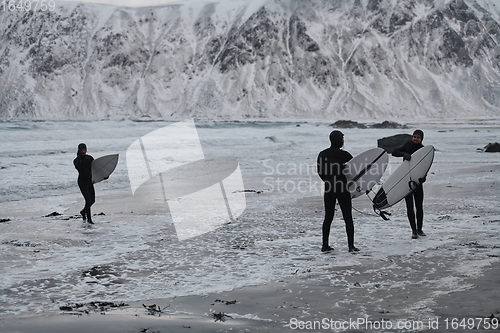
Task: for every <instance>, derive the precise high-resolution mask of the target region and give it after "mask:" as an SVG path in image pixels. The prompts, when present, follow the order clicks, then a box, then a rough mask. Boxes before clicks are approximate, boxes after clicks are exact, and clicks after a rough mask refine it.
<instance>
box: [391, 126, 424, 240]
mask: <svg viewBox="0 0 500 333" xmlns="http://www.w3.org/2000/svg"><path fill="white" fill-rule="evenodd" d="M414 134H418V135H420V136H421V137H422V140H423V139H424V133H423V132H422V131H420V130H416V131H415V133H414ZM422 147H423V145H422V143H419V144H416V143H414V142H412V141H410V142H407V143H405V144H404V145H402V146H401V147H399V148H396V149H395V150H394V151H393V152H392V155H393V156H395V157H405V154H410V155H412V154H413V153H414V152H416V151H417V150H419V149H420V148H422ZM423 180H424V181H425V177H424V178H423ZM405 202H406V213H407V216H408V220H409V221H410V227H411V230H412V231H413V233H414V234H415V233H418V232H420V233H421V232H422V227H423V223H424V207H423V206H424V187H423V185H422V184H420V185H418V186H417V188H415V190H413V192H411V193H410V194H408V195H407V196H406V197H405ZM413 205H415V208H416V211H417V213H416V214H415V210H414V209H413ZM415 215H416V219H415Z"/></svg>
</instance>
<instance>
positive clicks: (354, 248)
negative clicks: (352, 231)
mask: <svg viewBox="0 0 500 333" xmlns="http://www.w3.org/2000/svg"><path fill="white" fill-rule="evenodd" d="M349 252H359V249H358V248H357V247H356V246H354V245H349Z"/></svg>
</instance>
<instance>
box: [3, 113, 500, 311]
mask: <svg viewBox="0 0 500 333" xmlns="http://www.w3.org/2000/svg"><path fill="white" fill-rule="evenodd" d="M170 124H171V123H169V122H131V121H116V122H115V121H101V122H50V121H46V122H30V121H12V122H0V133H2V137H3V138H4V140H3V144H2V145H1V146H0V179H1V183H2V185H1V187H0V219H2V221H4V222H1V223H0V253H1V254H0V256H1V257H0V266H1V270H2V280H1V282H0V289H1V290H2V292H1V293H0V315H19V314H26V313H43V312H46V311H57V310H58V308H59V307H60V306H62V305H65V304H71V303H76V302H78V303H84V302H90V301H125V302H127V301H133V300H147V299H158V298H166V297H173V296H182V295H202V294H204V293H208V292H217V291H224V290H231V289H234V288H238V287H243V286H248V285H259V284H266V283H269V282H273V281H279V280H280V279H285V278H291V277H297V276H300V277H301V278H304V279H308V280H309V281H312V282H314V281H316V280H319V279H320V276H321V278H325V274H327V275H326V276H328V278H329V279H330V280H331V281H340V282H341V281H344V278H345V276H346V275H348V274H351V273H352V267H356V266H366V265H372V264H373V263H374V262H377V261H380V262H385V261H387V260H388V258H391V257H394V256H398V258H402V259H401V260H402V261H403V262H404V261H405V260H407V261H411V260H413V259H412V256H414V255H415V254H422V253H423V254H424V256H425V257H426V259H427V260H429V261H433V260H434V261H435V262H438V261H439V263H440V264H441V265H442V267H441V268H443V269H444V270H445V271H446V274H447V275H446V277H445V276H440V277H439V278H436V279H435V280H433V281H431V282H432V283H430V284H434V288H435V291H436V293H434V294H433V293H430V294H429V297H428V298H426V299H425V300H424V301H422V309H423V310H422V311H423V312H425V311H428V310H429V309H430V307H431V306H432V302H433V297H436V295H437V291H439V293H440V294H442V293H449V292H453V291H456V290H460V289H463V288H468V286H469V285H468V284H467V283H465V282H464V281H465V280H466V279H467V278H469V277H473V276H476V275H477V274H481V272H482V270H484V269H487V268H488V267H490V266H491V265H494V264H497V263H498V261H499V259H498V258H499V254H500V249H499V247H498V246H497V239H498V236H499V231H500V229H499V228H500V223H499V221H500V208H499V207H498V201H499V194H500V186H499V183H498V180H499V179H500V177H499V172H500V154H498V153H497V154H495V153H484V152H481V151H480V150H478V149H480V148H483V147H484V146H486V145H487V144H488V143H490V142H498V141H500V121H498V120H495V119H476V120H472V119H468V120H449V121H448V122H445V123H443V122H442V121H436V120H427V121H422V122H419V123H412V122H409V123H408V127H409V128H408V129H342V131H343V132H344V134H345V139H346V143H345V149H346V150H348V151H349V152H351V154H353V155H356V154H359V153H361V152H363V151H365V150H367V149H370V148H373V147H376V145H377V139H380V138H382V137H387V136H390V135H393V134H399V133H411V132H412V131H413V129H415V128H417V127H418V128H421V129H423V130H424V132H425V138H424V144H432V145H434V146H435V148H436V155H435V161H434V164H433V166H432V168H431V171H430V173H429V176H428V177H427V183H426V185H425V188H426V199H425V208H426V221H425V230H426V232H427V233H428V237H426V238H425V239H419V240H418V241H411V240H410V237H409V236H410V229H409V226H408V222H407V221H406V216H405V209H404V207H403V206H404V203H399V204H397V205H395V206H394V207H392V209H391V210H390V211H391V212H392V213H393V216H392V217H391V221H383V220H382V219H381V218H380V217H376V216H374V215H373V211H372V210H371V206H370V202H369V199H368V198H367V197H366V196H363V197H361V198H358V199H355V200H354V201H353V205H354V207H355V208H356V209H357V210H358V211H359V212H354V217H355V228H356V242H357V246H358V247H359V248H360V249H361V253H360V254H358V255H351V254H349V253H347V244H346V239H345V238H346V237H345V232H344V227H343V221H342V220H341V218H340V217H339V216H338V215H339V214H338V213H337V214H336V217H335V221H334V226H333V227H332V236H331V238H332V245H333V246H334V247H335V248H336V250H335V251H334V253H333V254H330V255H325V254H322V253H321V252H320V251H319V249H320V245H321V241H320V237H321V223H322V219H323V207H322V197H321V193H322V183H321V181H320V180H319V178H318V177H317V174H316V166H315V163H316V157H317V154H318V152H319V151H321V150H322V149H324V148H327V147H328V146H329V142H328V134H329V133H330V131H331V130H332V128H331V127H330V126H329V123H328V122H325V121H302V122H291V121H288V122H263V123H259V122H223V123H217V122H196V129H197V132H198V136H199V139H200V142H201V146H202V148H203V153H204V154H205V156H229V157H232V158H235V159H236V160H237V161H238V163H239V166H240V168H241V173H242V178H243V183H244V188H245V197H246V209H245V211H244V212H243V214H242V215H241V216H240V217H239V218H237V219H236V220H234V221H232V222H231V223H228V224H225V225H223V226H221V227H220V228H218V229H216V230H214V231H212V232H209V233H207V234H204V235H202V236H199V237H195V238H192V239H188V240H184V241H179V239H178V238H177V236H176V232H175V229H174V227H173V223H172V218H171V216H170V214H169V210H168V207H166V206H161V205H144V204H143V203H139V202H136V201H135V200H134V197H133V194H132V191H131V188H130V182H129V178H128V172H127V163H126V158H125V155H126V154H125V152H126V150H127V148H128V147H129V146H130V145H131V144H132V143H133V142H134V141H136V140H137V139H139V138H140V137H142V136H144V135H146V134H148V133H150V132H152V131H154V130H157V129H160V128H162V127H164V126H168V125H170ZM80 142H85V143H86V144H87V146H88V154H90V155H92V156H94V157H95V158H97V157H99V156H103V155H107V154H113V153H119V154H120V161H119V164H118V166H117V168H116V170H115V172H114V173H113V174H112V175H111V177H110V178H109V179H108V180H106V181H103V182H101V183H98V184H96V186H95V188H96V192H97V202H96V204H95V206H94V210H93V212H94V213H97V214H99V213H102V214H101V215H97V216H96V217H95V218H94V221H95V222H96V224H95V225H92V226H91V225H87V224H85V223H83V222H82V221H81V220H80V219H79V218H78V217H77V215H78V212H79V210H80V209H81V207H82V206H83V198H82V197H81V195H80V193H79V189H78V186H77V184H76V178H77V171H76V170H75V168H74V167H73V164H72V161H73V159H74V157H75V156H76V147H77V146H78V144H79V143H80ZM389 162H390V164H389V167H388V170H387V172H386V174H385V175H384V177H383V178H382V181H383V180H384V179H386V178H387V177H388V175H389V174H390V173H391V171H392V170H394V169H395V168H397V166H398V165H399V164H400V163H401V161H400V159H398V158H394V157H390V160H389ZM193 209H194V210H195V209H197V207H193ZM53 212H57V213H58V214H61V215H56V216H48V215H49V214H51V213H53ZM467 244H469V245H470V246H467ZM471 244H472V245H471ZM474 244H476V245H477V246H473V245H474ZM453 247H457V248H459V250H458V251H455V252H453V251H451V252H447V256H448V259H447V260H446V262H444V261H443V262H441V259H439V258H440V257H441V256H442V255H443V253H440V252H439V251H436V249H440V248H446V249H450V248H453ZM450 260H451V261H450ZM453 260H456V262H461V264H460V265H456V264H453V265H452V264H451V262H452V261H453ZM436 265H437V266H439V265H438V264H436ZM381 269H382V268H381ZM375 273H377V272H375ZM379 273H381V272H379ZM332 283H334V282H332ZM341 285H342V283H341ZM387 288H390V287H389V286H387Z"/></svg>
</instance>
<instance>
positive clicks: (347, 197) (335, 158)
mask: <svg viewBox="0 0 500 333" xmlns="http://www.w3.org/2000/svg"><path fill="white" fill-rule="evenodd" d="M330 143H331V146H330V148H328V149H325V150H323V151H321V152H320V153H319V155H318V159H317V168H318V175H319V177H320V178H321V180H323V182H324V183H325V193H324V197H323V200H324V204H325V218H324V220H323V228H322V234H323V246H322V248H321V251H322V252H328V251H333V248H332V247H330V245H329V238H330V228H331V225H332V221H333V217H334V215H335V204H336V202H337V201H338V202H339V205H340V210H341V211H342V216H343V218H344V222H345V228H346V233H347V244H348V246H349V252H357V251H359V249H358V248H356V247H355V246H354V223H353V220H352V201H351V200H352V199H351V194H350V193H349V191H348V190H347V178H346V177H345V175H344V174H343V173H342V171H343V169H344V167H345V163H347V162H348V161H349V160H351V159H352V155H351V154H350V153H349V152H347V151H345V150H342V147H343V146H344V134H343V133H342V132H340V131H333V132H331V133H330Z"/></svg>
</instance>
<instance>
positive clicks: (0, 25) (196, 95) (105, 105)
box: [0, 0, 500, 120]
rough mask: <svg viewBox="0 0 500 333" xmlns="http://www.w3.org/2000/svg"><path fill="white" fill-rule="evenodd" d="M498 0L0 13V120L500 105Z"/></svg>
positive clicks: (353, 113)
mask: <svg viewBox="0 0 500 333" xmlns="http://www.w3.org/2000/svg"><path fill="white" fill-rule="evenodd" d="M499 22H500V5H497V4H496V2H495V1H493V0H489V1H487V0H483V1H480V0H454V1H444V0H441V1H431V0H405V1H392V0H371V1H368V0H355V1H341V0H337V1H332V0H311V1H301V0H258V1H249V0H217V1H213V2H210V1H195V0H191V1H186V2H180V3H175V4H168V5H163V6H152V7H138V8H128V7H113V6H107V5H97V4H84V3H72V2H57V6H56V9H55V10H54V11H53V12H51V11H46V12H42V11H40V10H39V11H33V10H31V11H27V12H26V11H19V10H16V11H9V10H4V11H0V119H122V118H129V119H140V118H144V117H149V118H152V119H184V118H186V117H196V118H202V119H213V120H239V119H262V118H271V119H273V118H320V119H347V118H349V119H355V118H356V119H374V118H389V119H397V118H420V117H443V118H445V117H450V116H459V117H460V116H487V117H499V116H500V99H499V97H498V96H500V46H499V44H500V24H499Z"/></svg>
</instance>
